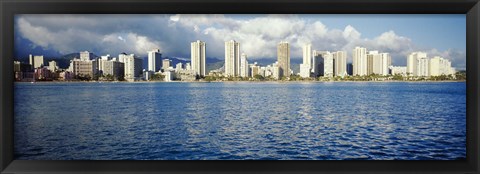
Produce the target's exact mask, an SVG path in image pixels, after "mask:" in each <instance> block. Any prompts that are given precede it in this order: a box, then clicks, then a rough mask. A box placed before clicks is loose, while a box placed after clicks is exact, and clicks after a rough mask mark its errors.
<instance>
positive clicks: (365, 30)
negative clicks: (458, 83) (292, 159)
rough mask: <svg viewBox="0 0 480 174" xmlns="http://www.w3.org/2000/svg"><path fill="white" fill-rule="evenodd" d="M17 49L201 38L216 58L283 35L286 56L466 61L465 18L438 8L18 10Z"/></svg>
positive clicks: (175, 51) (185, 45) (271, 54)
mask: <svg viewBox="0 0 480 174" xmlns="http://www.w3.org/2000/svg"><path fill="white" fill-rule="evenodd" d="M15 37H16V43H15V47H16V55H17V56H25V55H28V54H29V53H30V52H33V53H36V54H38V53H42V52H43V53H44V54H47V55H48V54H50V55H52V56H58V55H63V54H68V53H72V52H79V51H83V50H88V51H92V52H95V53H96V54H97V55H105V54H111V55H113V56H116V55H118V54H119V53H121V52H127V53H134V54H137V55H139V56H141V57H144V56H145V55H146V54H147V51H148V50H152V49H156V48H159V49H160V50H161V51H162V53H163V54H164V55H165V56H173V57H185V58H188V57H190V48H189V47H190V42H192V41H195V40H197V39H199V40H202V41H205V42H206V43H207V57H215V58H219V59H223V56H224V55H223V54H224V48H223V46H224V42H225V41H227V40H231V39H233V40H237V41H239V42H240V43H241V50H242V52H245V54H247V55H248V58H249V59H253V60H254V59H259V58H269V59H276V44H277V43H278V42H280V41H288V42H289V43H290V45H291V57H292V59H300V58H301V56H302V53H301V47H302V46H303V44H305V43H312V49H315V50H326V51H337V50H344V51H347V57H348V61H349V62H351V54H350V53H351V50H352V49H353V48H354V47H355V46H363V47H366V48H367V49H368V50H379V51H380V52H388V53H390V54H391V55H392V58H393V60H392V62H393V64H394V65H405V64H406V58H405V57H406V55H408V54H409V53H410V52H413V51H424V52H427V53H428V54H429V56H430V57H431V56H436V55H438V56H443V57H445V58H447V59H450V60H451V61H452V64H453V66H455V67H457V68H458V69H464V67H465V59H466V58H465V55H466V53H465V51H466V18H465V15H463V14H438V15H423V14H422V15H391V14H375V15H373V14H371V15H332V14H330V15H324V14H305V15H263V14H262V15H241V14H228V15H185V14H181V15H175V14H171V15H169V14H164V15H17V16H16V18H15Z"/></svg>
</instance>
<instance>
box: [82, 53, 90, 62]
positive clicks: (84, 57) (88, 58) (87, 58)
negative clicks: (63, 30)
mask: <svg viewBox="0 0 480 174" xmlns="http://www.w3.org/2000/svg"><path fill="white" fill-rule="evenodd" d="M80 60H81V61H88V60H91V58H90V52H88V51H82V52H80Z"/></svg>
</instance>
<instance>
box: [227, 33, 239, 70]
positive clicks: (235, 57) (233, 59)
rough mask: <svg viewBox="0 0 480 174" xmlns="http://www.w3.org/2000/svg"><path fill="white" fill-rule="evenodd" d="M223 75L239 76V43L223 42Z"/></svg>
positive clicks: (232, 41)
mask: <svg viewBox="0 0 480 174" xmlns="http://www.w3.org/2000/svg"><path fill="white" fill-rule="evenodd" d="M225 75H226V76H239V75H240V43H238V42H236V41H234V40H230V41H227V42H225Z"/></svg>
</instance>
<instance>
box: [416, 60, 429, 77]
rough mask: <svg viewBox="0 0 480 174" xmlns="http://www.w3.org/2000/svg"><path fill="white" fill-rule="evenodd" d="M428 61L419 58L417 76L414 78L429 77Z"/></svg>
mask: <svg viewBox="0 0 480 174" xmlns="http://www.w3.org/2000/svg"><path fill="white" fill-rule="evenodd" d="M428 63H429V60H428V58H426V57H423V58H419V59H418V64H417V75H416V76H430V74H429V71H430V70H429V69H428V68H429V65H428Z"/></svg>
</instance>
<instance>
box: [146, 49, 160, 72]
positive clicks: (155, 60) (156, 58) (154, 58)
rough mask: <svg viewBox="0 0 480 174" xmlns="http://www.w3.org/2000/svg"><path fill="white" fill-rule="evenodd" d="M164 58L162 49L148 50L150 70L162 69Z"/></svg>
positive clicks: (148, 68)
mask: <svg viewBox="0 0 480 174" xmlns="http://www.w3.org/2000/svg"><path fill="white" fill-rule="evenodd" d="M161 59H162V53H160V49H154V50H152V51H149V52H148V60H147V61H148V67H147V70H148V71H154V72H158V71H159V70H160V68H161V67H160V60H161Z"/></svg>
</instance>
